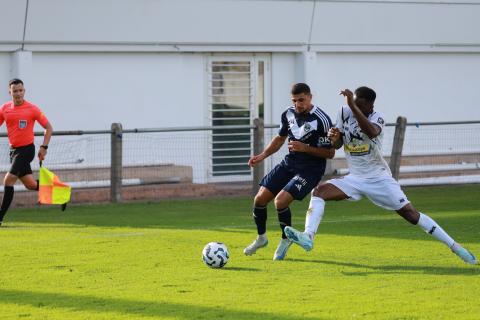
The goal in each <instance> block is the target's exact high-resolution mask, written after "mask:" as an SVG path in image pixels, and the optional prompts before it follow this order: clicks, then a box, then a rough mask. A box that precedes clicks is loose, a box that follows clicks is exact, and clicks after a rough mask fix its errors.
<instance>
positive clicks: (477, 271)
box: [289, 259, 480, 276]
mask: <svg viewBox="0 0 480 320" xmlns="http://www.w3.org/2000/svg"><path fill="white" fill-rule="evenodd" d="M289 261H295V262H308V263H319V264H327V265H335V266H341V267H350V268H357V269H362V270H361V271H342V273H343V274H344V275H346V276H367V275H371V274H390V273H396V274H436V275H464V276H479V275H480V268H479V267H478V266H468V265H465V267H463V268H462V267H431V266H412V265H388V266H372V265H368V264H360V263H352V262H341V261H333V260H305V259H289Z"/></svg>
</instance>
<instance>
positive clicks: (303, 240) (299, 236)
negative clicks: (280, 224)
mask: <svg viewBox="0 0 480 320" xmlns="http://www.w3.org/2000/svg"><path fill="white" fill-rule="evenodd" d="M284 232H285V235H286V236H287V238H288V239H289V240H291V241H293V242H295V243H296V244H298V245H299V246H300V247H302V248H303V249H305V250H306V251H310V250H312V249H313V240H312V239H310V237H309V236H308V234H306V233H305V232H300V231H298V230H296V229H294V228H292V227H289V226H287V227H285V230H284Z"/></svg>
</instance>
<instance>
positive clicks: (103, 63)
mask: <svg viewBox="0 0 480 320" xmlns="http://www.w3.org/2000/svg"><path fill="white" fill-rule="evenodd" d="M203 59H204V57H203V55H202V54H191V53H121V52H120V53H78V52H63V53H50V52H49V53H44V52H41V53H34V55H33V59H32V60H33V75H34V76H33V79H32V81H33V83H32V84H30V85H29V91H30V94H29V96H30V97H31V99H32V101H35V102H36V103H38V104H39V105H40V106H42V107H43V109H44V111H45V112H46V113H47V114H48V116H49V118H50V119H51V121H52V123H55V127H56V128H58V129H59V130H76V129H82V130H95V129H109V128H110V124H111V123H112V122H120V123H122V124H123V127H124V128H129V129H133V128H152V127H172V126H203V125H206V123H205V108H204V106H203V99H204V87H203V82H204V80H203V79H204V69H205V68H204V65H203V64H204V63H203Z"/></svg>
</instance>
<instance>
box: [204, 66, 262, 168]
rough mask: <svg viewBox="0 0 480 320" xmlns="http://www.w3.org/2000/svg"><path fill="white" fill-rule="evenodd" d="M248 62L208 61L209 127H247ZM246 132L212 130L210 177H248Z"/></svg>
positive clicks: (248, 133)
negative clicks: (210, 125)
mask: <svg viewBox="0 0 480 320" xmlns="http://www.w3.org/2000/svg"><path fill="white" fill-rule="evenodd" d="M252 69H253V66H252V61H250V60H242V61H210V62H209V76H210V79H209V80H210V81H209V83H210V88H209V100H210V106H211V110H210V111H211V123H212V126H220V127H221V126H231V125H250V124H251V122H252V114H251V110H252V103H253V89H252V88H253V84H254V81H253V74H252V73H253V70H252ZM251 149H252V140H251V131H250V129H231V128H225V129H222V128H219V129H216V130H213V131H212V149H211V150H212V151H211V164H212V172H211V174H212V176H214V177H215V176H228V175H251V170H250V168H249V166H248V165H247V162H248V159H249V158H250V155H251Z"/></svg>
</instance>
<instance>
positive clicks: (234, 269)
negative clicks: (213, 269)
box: [222, 266, 262, 271]
mask: <svg viewBox="0 0 480 320" xmlns="http://www.w3.org/2000/svg"><path fill="white" fill-rule="evenodd" d="M223 270H225V271H262V270H261V269H257V268H242V267H229V266H226V267H225V268H223V269H222V271H223Z"/></svg>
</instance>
